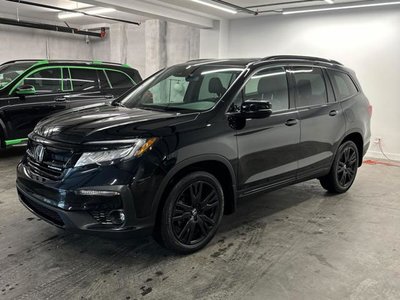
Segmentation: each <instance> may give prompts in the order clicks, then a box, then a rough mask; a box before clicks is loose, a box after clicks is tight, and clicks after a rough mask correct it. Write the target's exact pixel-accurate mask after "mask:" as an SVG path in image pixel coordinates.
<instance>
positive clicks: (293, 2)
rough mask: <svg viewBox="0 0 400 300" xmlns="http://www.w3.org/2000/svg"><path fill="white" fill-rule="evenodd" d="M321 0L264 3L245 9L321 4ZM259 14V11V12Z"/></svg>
mask: <svg viewBox="0 0 400 300" xmlns="http://www.w3.org/2000/svg"><path fill="white" fill-rule="evenodd" d="M321 1H323V0H297V1H286V2H277V3H265V4H257V5H251V6H246V7H245V8H248V9H251V8H259V7H269V6H279V5H288V4H298V3H307V2H321ZM259 13H260V11H259Z"/></svg>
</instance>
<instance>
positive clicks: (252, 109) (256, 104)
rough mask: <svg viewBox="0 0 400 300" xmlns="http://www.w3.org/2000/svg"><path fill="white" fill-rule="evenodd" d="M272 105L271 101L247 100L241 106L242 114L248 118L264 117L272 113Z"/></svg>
mask: <svg viewBox="0 0 400 300" xmlns="http://www.w3.org/2000/svg"><path fill="white" fill-rule="evenodd" d="M271 108H272V105H271V102H269V101H262V100H247V101H245V102H243V103H242V106H241V107H240V114H241V115H242V116H243V117H245V118H246V119H247V118H249V119H264V118H267V117H269V116H270V115H271V114H272V110H271Z"/></svg>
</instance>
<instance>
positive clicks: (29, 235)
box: [0, 0, 400, 299]
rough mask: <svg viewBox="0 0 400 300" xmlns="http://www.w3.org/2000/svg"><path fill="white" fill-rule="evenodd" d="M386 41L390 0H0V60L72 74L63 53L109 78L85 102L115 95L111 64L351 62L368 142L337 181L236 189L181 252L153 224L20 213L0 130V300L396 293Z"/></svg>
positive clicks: (13, 154) (399, 268)
mask: <svg viewBox="0 0 400 300" xmlns="http://www.w3.org/2000/svg"><path fill="white" fill-rule="evenodd" d="M399 53H400V5H399V2H398V1H392V0H390V1H389V0H388V1H381V0H361V1H360V0H329V1H328V0H325V1H324V0H304V1H282V0H248V1H247V0H246V1H237V0H229V1H216V0H187V1H183V0H166V1H159V0H145V1H138V0H131V1H124V0H115V1H106V0H82V1H68V0H57V1H48V0H31V1H12V0H0V64H7V63H10V62H15V61H28V62H32V65H33V64H36V63H38V62H39V64H51V63H52V62H53V63H55V62H62V66H60V67H59V68H60V70H61V71H60V72H61V73H60V76H67V77H68V76H69V77H68V78H69V79H70V80H71V85H74V84H75V83H74V80H75V79H74V78H73V76H72V75H71V73H70V72H71V70H72V69H73V68H78V67H77V66H67V65H66V64H67V63H72V62H77V63H79V62H80V63H84V64H86V65H87V67H88V68H89V69H93V70H97V71H96V72H97V74H99V72H100V71H99V70H101V74H104V75H101V76H104V78H105V79H104V82H106V84H107V85H109V87H110V89H109V90H107V92H106V93H107V94H102V96H101V97H100V98H101V99H100V98H96V99H100V100H96V99H94V100H93V99H92V100H93V101H92V102H91V104H93V103H94V102H96V101H99V102H101V101H103V102H104V101H106V102H107V101H108V100H109V99H106V98H107V97H109V96H110V95H109V94H112V93H113V91H112V88H113V85H114V86H116V85H117V84H114V83H112V84H111V82H110V77H111V75H110V74H109V73H107V72H109V71H112V68H113V64H115V66H118V68H120V69H119V70H120V71H119V72H123V73H124V74H125V71H124V69H123V68H125V67H129V68H133V69H135V70H137V72H138V73H139V74H140V76H141V79H143V80H146V79H147V78H149V77H150V76H152V75H153V74H155V73H156V72H159V71H160V70H164V69H166V68H167V69H168V68H169V67H171V66H174V65H178V64H183V63H186V62H188V61H193V64H199V65H201V64H202V63H206V62H209V61H214V60H219V61H229V60H232V59H239V58H244V59H249V58H256V59H260V60H262V59H263V58H266V57H272V56H275V55H289V56H294V55H295V56H297V57H300V56H301V57H303V56H307V57H311V58H313V59H315V58H324V59H329V63H331V64H336V63H332V61H338V62H340V64H343V65H345V66H346V67H348V68H350V69H351V70H353V71H354V72H355V74H357V78H358V80H359V82H360V84H361V86H362V91H363V93H364V94H365V96H366V97H367V98H368V100H369V103H370V104H371V109H372V111H371V112H370V113H371V114H372V117H371V136H370V137H369V142H370V143H369V146H368V150H367V151H366V153H365V156H364V157H362V158H361V161H362V165H361V167H360V168H359V169H358V174H357V177H356V179H355V181H354V184H353V185H352V187H351V189H349V190H348V191H347V192H346V193H343V194H333V193H329V192H327V191H326V190H325V189H323V188H322V187H321V185H320V182H319V180H318V179H311V180H308V181H305V182H300V183H296V184H294V185H290V186H285V187H283V188H281V189H271V190H269V191H268V192H262V191H261V192H258V193H254V194H251V195H244V196H243V197H240V198H239V199H238V200H237V207H236V210H235V212H234V213H233V214H229V215H224V216H223V217H222V221H221V224H220V227H219V229H218V231H217V233H216V234H215V236H214V237H213V239H212V240H211V241H210V243H209V244H208V245H206V246H205V247H204V248H202V249H200V250H199V251H197V252H194V253H192V254H188V255H182V254H178V253H176V252H174V251H171V250H168V249H165V248H163V247H161V246H160V245H159V244H158V243H157V242H156V240H155V239H154V238H153V237H152V236H151V235H149V236H144V237H135V238H130V239H126V238H125V239H110V238H104V237H97V236H92V235H87V234H81V233H75V232H71V231H68V230H63V229H60V228H57V227H55V226H52V225H51V224H49V223H48V222H46V220H44V218H41V217H40V216H38V215H37V214H34V213H32V212H31V211H29V210H28V209H26V208H25V207H24V205H23V204H22V203H21V202H20V200H19V196H18V193H17V189H16V179H17V173H16V169H17V165H18V164H19V162H20V161H21V159H22V158H23V157H24V156H26V155H27V154H26V151H27V141H28V136H18V137H17V136H13V137H12V138H7V137H6V135H5V131H4V129H1V130H2V131H0V134H1V135H0V138H1V139H2V140H1V141H2V147H1V149H0V192H1V197H0V298H1V299H398V298H399V297H400V288H399V283H400V263H399V259H398V256H399V251H400V237H399V235H398V228H399V222H400V215H399V213H398V212H399V211H400V202H399V198H400V197H399V195H400V192H399V187H400V169H399V167H400V136H399V130H400V128H399V126H400V123H399V121H398V115H397V114H398V112H399V111H400V104H399V101H398V95H399V92H400V91H399V84H398V81H399V79H400V71H399V70H400V57H399ZM320 62H323V61H320ZM325 63H326V61H325ZM39 67H40V68H44V65H41V66H40V65H39ZM1 68H2V66H0V73H1ZM63 68H67V69H68V70H69V71H68V72H69V73H68V72H67V73H63V72H64V71H63ZM188 68H189V67H188ZM236 68H237V67H236ZM103 69H104V71H103ZM107 70H108V71H107ZM121 70H122V71H121ZM127 73H129V72H127ZM65 74H67V75H65ZM19 75H20V74H19ZM19 75H18V76H19ZM128 75H129V74H128ZM99 76H100V75H99ZM128 77H129V76H128ZM65 78H66V77H61V79H62V86H61V88H62V89H63V92H64V89H65V90H66V88H65V85H66V83H65V82H66V81H65V80H64V79H65ZM2 79H3V78H1V77H0V80H2ZM77 80H78V79H77ZM98 80H99V84H100V81H101V80H102V79H101V78H100V77H99V79H98ZM133 81H135V80H133ZM136 81H140V80H136ZM107 82H108V83H107ZM133 83H134V84H135V85H136V84H140V82H133ZM10 84H12V82H11V83H10ZM0 87H1V86H0ZM2 88H3V87H2ZM4 88H7V86H6V85H4ZM25 88H26V87H25ZM129 88H134V87H133V86H132V87H129ZM15 89H17V88H15ZM71 90H72V89H71ZM0 92H1V89H0ZM24 92H26V91H23V90H22V93H24ZM28 92H29V91H28ZM36 92H39V90H37V91H36ZM82 93H83V92H82ZM121 94H122V92H121ZM332 95H333V92H332ZM12 96H13V94H12V92H10V93H9V94H8V95H6V96H5V97H4V98H1V95H0V125H2V124H3V123H4V126H6V125H7V122H4V121H2V118H4V111H2V109H3V106H7V107H10V108H11V109H14V108H15V107H17V106H18V105H19V104H18V105H15V107H12V105H11V104H8V105H3V104H2V103H1V102H3V103H5V102H4V101H9V100H8V99H9V98H11V97H12ZM19 97H21V96H19ZM26 97H28V96H26ZM37 97H39V96H37ZM87 98H88V97H87V96H85V98H84V99H87ZM103 98H104V99H103ZM67 99H68V97H67ZM113 99H114V98H113ZM58 104H59V103H58ZM86 104H87V103H86ZM108 104H109V103H108ZM34 105H35V103H33V104H32V107H34ZM106 105H107V104H106ZM73 109H75V108H73ZM60 120H61V118H60ZM23 121H24V120H22V119H21V120H18V122H19V123H18V122H17V123H18V124H23ZM121 122H123V121H121ZM55 124H56V125H57V122H56V121H55ZM211 127H212V126H211ZM166 128H167V127H166ZM213 130H215V132H218V130H217V129H213ZM318 130H319V128H318V127H317V126H316V128H315V132H318ZM10 136H11V135H10ZM191 138H192V139H193V140H196V138H197V137H196V135H195V134H193V136H192V137H191ZM310 147H312V145H310ZM206 150H207V151H211V152H212V149H206ZM283 154H284V153H283ZM360 155H361V154H360ZM196 170H197V169H196ZM160 188H161V187H160V186H154V190H157V189H160ZM228 196H230V195H228ZM124 218H125V216H124Z"/></svg>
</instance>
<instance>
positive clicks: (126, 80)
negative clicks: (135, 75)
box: [106, 70, 134, 89]
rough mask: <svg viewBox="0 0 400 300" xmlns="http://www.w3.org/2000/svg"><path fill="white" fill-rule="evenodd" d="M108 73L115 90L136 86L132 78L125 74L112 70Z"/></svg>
mask: <svg viewBox="0 0 400 300" xmlns="http://www.w3.org/2000/svg"><path fill="white" fill-rule="evenodd" d="M106 73H107V76H108V80H109V81H110V83H111V86H112V88H113V89H120V88H131V87H133V85H134V84H133V83H132V80H131V78H130V77H128V76H127V75H125V74H124V73H121V72H117V71H110V70H107V71H106Z"/></svg>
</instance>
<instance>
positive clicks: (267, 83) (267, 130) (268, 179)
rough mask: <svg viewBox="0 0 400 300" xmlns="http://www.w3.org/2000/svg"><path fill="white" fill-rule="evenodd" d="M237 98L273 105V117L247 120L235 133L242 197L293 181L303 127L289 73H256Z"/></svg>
mask: <svg viewBox="0 0 400 300" xmlns="http://www.w3.org/2000/svg"><path fill="white" fill-rule="evenodd" d="M238 97H239V99H241V101H245V100H264V101H270V102H271V104H272V115H271V116H269V117H267V118H264V119H247V120H246V123H245V125H244V128H243V129H241V130H238V131H237V133H236V136H237V143H238V156H239V170H238V173H239V180H238V181H239V189H241V190H242V194H244V195H245V194H247V193H251V192H253V191H258V190H263V189H265V188H268V187H273V186H274V185H276V184H280V183H283V182H286V181H288V182H289V181H292V180H294V179H295V178H296V172H297V164H298V147H299V139H300V123H299V121H298V115H297V111H296V109H295V108H294V107H293V104H290V101H289V100H290V96H289V89H288V81H287V74H286V70H285V69H284V68H282V67H279V68H276V67H275V68H268V69H262V70H259V71H257V72H256V73H255V74H254V75H252V76H251V78H250V79H249V81H247V83H246V84H245V86H244V88H243V89H242V91H241V92H240V93H239V96H238ZM241 101H239V102H241ZM235 102H236V103H237V102H238V101H235Z"/></svg>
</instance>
